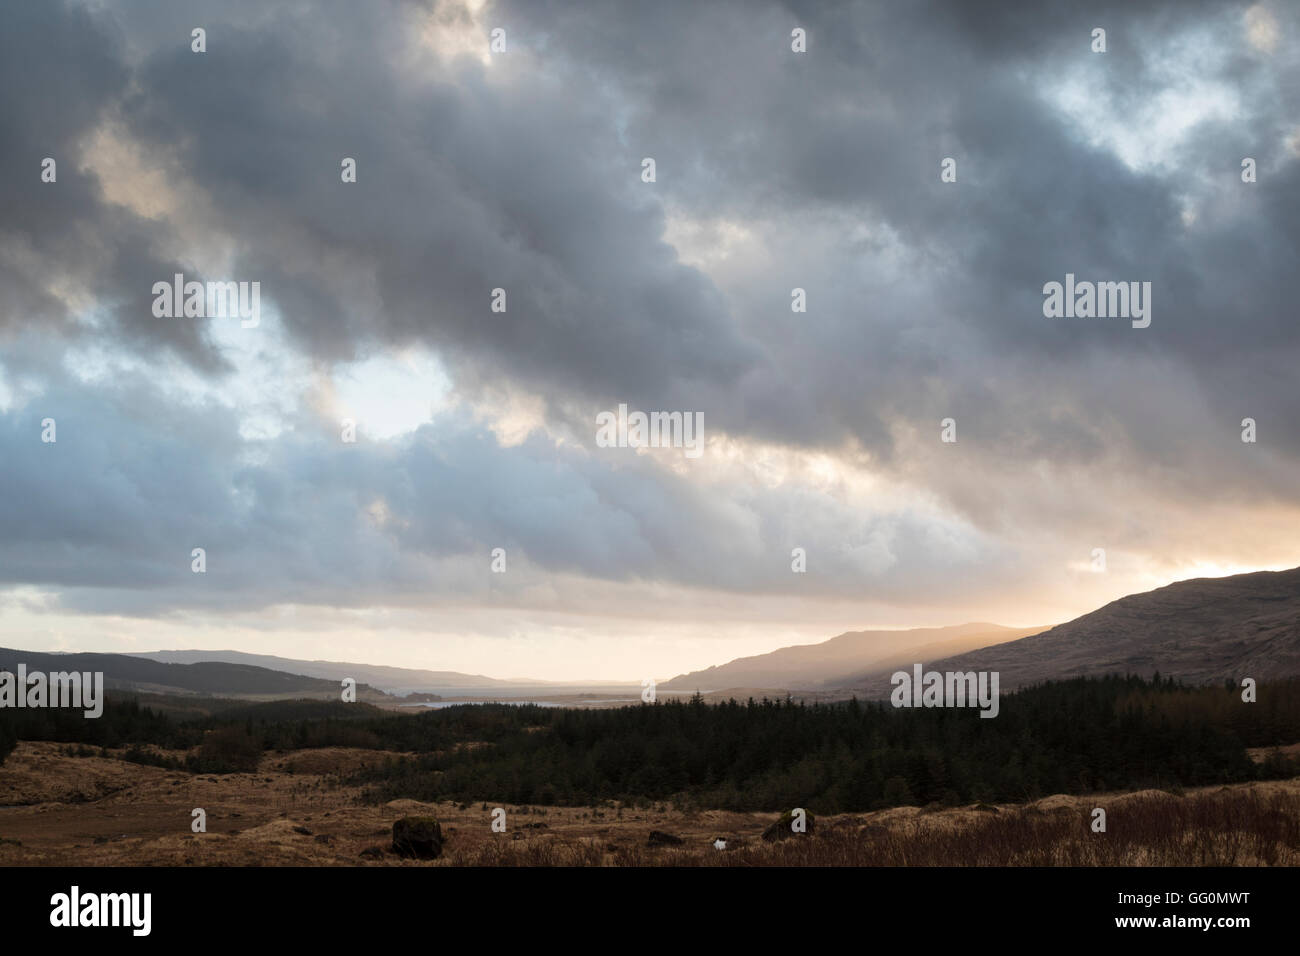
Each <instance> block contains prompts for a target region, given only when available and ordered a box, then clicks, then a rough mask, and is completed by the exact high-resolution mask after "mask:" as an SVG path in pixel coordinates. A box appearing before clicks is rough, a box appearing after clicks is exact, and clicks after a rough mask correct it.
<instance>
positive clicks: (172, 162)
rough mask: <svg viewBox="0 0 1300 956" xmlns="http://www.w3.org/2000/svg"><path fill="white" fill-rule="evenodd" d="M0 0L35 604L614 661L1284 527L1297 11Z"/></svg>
mask: <svg viewBox="0 0 1300 956" xmlns="http://www.w3.org/2000/svg"><path fill="white" fill-rule="evenodd" d="M0 18H3V23H2V27H3V28H2V29H0V88H3V90H4V93H3V95H2V97H0V142H2V143H3V148H2V149H0V209H2V210H3V214H2V215H0V349H2V351H0V453H2V454H3V459H2V460H3V469H2V470H0V588H3V589H4V590H3V591H2V592H0V595H2V596H0V621H4V622H5V623H4V630H5V634H6V638H5V643H9V644H11V645H12V644H18V645H22V644H29V645H42V646H69V645H77V646H82V645H86V646H92V645H93V646H97V647H98V646H108V645H109V644H111V645H112V646H114V647H124V646H130V644H131V641H132V640H133V639H137V638H138V639H140V640H146V641H147V645H152V646H157V645H159V644H160V643H170V644H172V645H173V646H187V645H194V644H198V643H203V644H205V645H207V646H215V645H219V644H229V643H231V640H232V639H233V638H232V635H235V634H236V633H237V634H238V638H239V640H240V641H242V642H243V644H244V646H245V647H246V648H247V649H251V650H258V649H261V650H268V651H270V652H273V653H275V652H280V651H283V650H286V649H287V648H290V647H294V648H297V649H298V650H299V652H301V649H302V641H303V639H304V638H303V634H304V633H305V632H306V631H307V630H308V625H306V624H305V623H302V622H303V621H306V620H307V619H308V618H310V620H311V622H312V623H311V625H310V628H314V629H320V631H321V632H322V633H324V632H326V631H330V630H331V629H333V630H338V629H339V628H340V627H342V628H343V629H344V630H346V627H344V626H342V625H339V624H338V623H337V622H339V621H345V620H346V621H349V622H351V624H349V625H347V626H353V625H355V627H356V628H357V631H356V633H363V632H364V633H365V634H366V635H367V638H366V640H365V642H364V645H365V646H357V647H355V648H352V649H349V645H348V644H347V641H346V640H345V639H343V638H331V640H332V641H333V643H330V644H329V645H328V646H329V649H330V651H331V654H330V655H329V656H334V657H346V656H349V655H350V656H353V657H367V658H369V659H375V660H379V659H387V660H392V661H393V662H402V661H406V662H410V663H418V664H434V663H438V664H440V665H441V666H458V667H460V668H461V669H466V670H475V671H487V672H492V673H497V674H502V675H503V676H509V675H510V673H511V672H518V671H517V668H516V663H509V664H502V662H501V659H500V656H499V653H500V648H501V647H503V646H507V645H509V646H513V647H518V646H520V644H521V642H522V643H524V644H527V643H529V642H531V646H532V647H534V648H538V649H539V650H537V656H536V658H535V666H533V667H532V670H531V672H532V673H535V674H539V675H540V676H566V675H572V674H574V673H578V672H582V673H584V674H586V675H587V676H602V675H601V671H602V669H603V672H604V674H603V676H625V677H637V676H639V671H638V670H636V668H640V669H641V670H643V671H648V672H654V673H659V674H663V673H666V672H676V671H680V670H686V669H690V668H691V667H694V666H701V665H705V664H709V663H715V662H716V659H717V657H718V656H719V652H718V650H717V648H719V647H721V646H723V645H724V644H725V645H726V646H727V647H728V648H729V649H730V650H734V649H736V648H740V649H742V650H744V651H759V650H766V649H769V648H770V647H772V646H775V645H776V644H779V643H788V642H789V641H790V640H791V639H803V640H813V639H817V638H819V637H826V636H830V634H831V633H834V631H835V629H840V630H842V629H845V628H849V627H853V628H860V627H865V626H872V625H875V626H879V625H891V624H894V625H904V624H940V623H951V622H955V621H960V620H967V619H971V618H986V619H987V618H992V619H996V620H1000V621H1002V622H1004V623H1009V624H1036V623H1047V622H1051V621H1055V620H1059V619H1063V618H1065V617H1068V616H1071V615H1073V614H1076V613H1080V612H1082V611H1086V610H1089V609H1090V608H1092V607H1093V606H1095V605H1097V604H1099V603H1102V602H1103V601H1105V600H1108V599H1110V598H1113V597H1115V596H1118V595H1121V594H1124V593H1128V592H1131V591H1134V590H1140V589H1143V588H1146V587H1150V586H1153V585H1155V584H1159V583H1163V582H1164V581H1167V580H1170V579H1172V578H1176V577H1185V576H1188V575H1190V574H1192V573H1206V572H1209V573H1214V572H1216V571H1219V572H1222V571H1230V570H1239V569H1248V568H1256V567H1280V566H1290V565H1294V564H1296V563H1300V562H1297V555H1296V551H1295V547H1294V541H1295V540H1296V539H1297V531H1300V508H1298V507H1297V506H1298V505H1300V501H1298V500H1297V497H1298V493H1297V490H1296V484H1295V481H1294V475H1295V473H1296V467H1297V464H1300V462H1297V458H1298V457H1300V391H1298V390H1297V389H1296V388H1295V385H1294V381H1295V380H1294V369H1295V368H1296V365H1297V358H1298V355H1297V352H1298V351H1300V348H1298V347H1297V346H1298V344H1300V336H1297V334H1296V331H1295V321H1296V320H1295V316H1296V312H1297V310H1296V307H1295V285H1294V283H1295V270H1294V264H1295V262H1296V260H1297V252H1298V251H1300V208H1298V204H1300V83H1297V80H1298V79H1300V56H1298V55H1297V49H1298V47H1297V42H1296V41H1297V30H1298V29H1300V17H1298V16H1297V11H1296V9H1295V7H1294V6H1293V5H1289V4H1282V3H1276V4H1273V3H1258V4H1231V3H1227V4H1225V3H1212V4H1211V3H1203V4H1202V3H1186V2H1172V0H1171V2H1167V3H1128V2H1125V3H1113V4H1099V5H1098V4H1093V5H1090V9H1088V10H1087V11H1084V10H1081V9H1077V8H1076V5H1072V4H1063V3H1062V4H1037V5H1034V6H1033V7H1032V9H1026V8H1025V7H1024V6H1023V5H1020V4H1005V5H999V4H967V3H960V2H952V3H937V2H936V3H919V4H869V3H860V4H847V5H823V4H806V5H805V4H797V3H787V4H777V3H770V4H752V3H743V4H742V3H734V4H727V3H716V4H705V5H701V4H692V3H681V4H674V3H668V4H655V5H650V6H647V5H636V4H631V3H620V4H592V5H585V6H584V7H582V8H578V7H575V6H573V5H571V4H551V3H533V2H528V3H519V4H508V3H505V4H491V3H488V4H480V3H474V2H470V3H463V4H462V3H453V2H436V3H414V2H412V3H398V2H392V3H375V4H364V5H360V4H352V3H307V4H295V5H273V6H271V7H267V6H266V5H264V4H261V3H251V2H249V3H243V2H236V3H227V4H221V5H218V6H215V7H213V6H211V5H202V4H191V3H176V2H161V0H160V2H144V0H141V2H133V3H128V4H120V5H111V6H106V5H101V4H97V3H75V2H70V3H48V2H18V3H12V4H7V5H6V6H5V8H4V11H3V13H0ZM196 27H202V28H203V29H204V30H205V31H206V51H205V52H201V53H199V52H194V50H193V49H192V45H191V43H192V41H191V32H192V30H193V29H194V28H196ZM1098 27H1100V28H1103V29H1105V31H1106V51H1105V52H1104V53H1103V52H1094V50H1093V46H1094V39H1093V30H1094V29H1095V28H1098ZM496 28H500V29H503V30H504V31H505V34H504V43H505V49H504V50H500V49H498V50H497V51H495V52H493V51H492V50H491V48H490V45H489V44H490V42H491V41H490V34H491V31H492V30H493V29H496ZM795 28H800V29H802V30H804V31H805V33H806V37H807V49H806V52H795V51H793V50H792V49H791V31H792V30H793V29H795ZM46 157H50V158H53V159H55V160H56V163H57V179H56V181H54V182H44V181H42V161H43V160H44V159H45V158H46ZM647 157H649V158H653V159H654V164H655V176H654V181H653V182H646V181H645V180H644V178H643V175H642V173H643V160H644V159H645V158H647ZM1247 157H1249V158H1251V159H1252V160H1253V161H1254V165H1255V168H1256V177H1255V181H1254V182H1250V183H1248V182H1243V177H1242V162H1243V159H1245V158H1247ZM345 158H350V159H353V160H355V163H356V181H355V182H344V181H343V177H342V176H341V174H340V170H341V165H342V163H343V160H344V159H345ZM947 158H951V159H952V160H954V161H955V174H956V181H955V182H945V181H943V180H942V179H941V175H940V173H941V163H942V161H943V160H945V159H947ZM178 273H180V274H183V275H184V276H185V277H186V278H187V279H193V280H196V281H200V282H207V281H225V280H232V281H256V282H258V283H259V284H260V290H261V312H262V314H261V321H260V322H259V323H258V325H257V326H256V327H254V328H241V326H240V322H239V320H238V318H223V317H215V318H202V317H198V316H191V317H188V318H186V317H178V318H159V317H156V315H155V312H154V309H153V308H152V304H153V299H154V294H153V292H152V289H153V286H154V284H155V283H156V282H159V281H164V282H170V281H171V280H172V277H173V276H174V275H175V274H178ZM1067 275H1073V276H1077V277H1078V278H1079V280H1080V281H1085V280H1086V281H1097V282H1103V281H1129V280H1133V281H1138V282H1141V283H1150V289H1151V298H1150V302H1149V305H1150V308H1151V319H1152V321H1151V324H1150V325H1149V326H1148V327H1146V328H1140V329H1139V328H1134V327H1132V326H1131V325H1130V323H1129V321H1127V320H1126V319H1125V320H1120V319H1101V318H1074V319H1065V318H1058V319H1052V318H1046V317H1045V316H1044V310H1043V300H1044V292H1043V288H1044V285H1045V283H1049V282H1053V281H1055V282H1063V281H1064V280H1065V277H1066V276H1067ZM497 289H500V290H504V293H505V296H504V298H505V306H504V310H499V309H498V310H494V309H493V307H492V306H493V301H494V290H497ZM795 289H802V290H803V298H804V301H805V302H806V311H792V301H793V300H792V290H795ZM620 404H626V405H627V406H628V407H630V408H632V409H643V410H645V411H647V412H649V411H677V412H682V413H687V414H695V413H698V414H700V415H702V417H703V422H704V429H705V437H706V444H705V451H704V454H703V455H701V456H700V457H699V458H697V459H692V458H688V457H686V456H684V455H682V454H681V451H680V449H673V448H671V447H667V448H653V449H635V448H627V447H621V448H620V447H601V446H600V445H599V444H598V443H597V442H596V440H595V421H596V416H597V415H598V414H599V413H600V412H602V411H607V410H612V409H616V408H618V406H619V405H620ZM1244 418H1251V419H1253V420H1254V421H1255V422H1256V423H1257V430H1258V434H1257V437H1258V440H1257V441H1256V442H1254V443H1245V442H1242V441H1241V431H1242V424H1241V422H1242V419H1244ZM46 419H52V420H54V422H55V423H56V424H57V441H55V442H42V440H41V438H42V427H43V426H42V422H43V421H45V420H46ZM945 419H952V420H953V422H954V428H953V433H954V434H955V437H956V441H955V442H945V441H942V440H941V432H942V426H941V422H943V421H944V420H945ZM345 420H348V421H352V422H355V424H356V434H357V440H356V441H355V442H346V441H344V440H343V439H342V434H343V429H344V426H343V422H344V421H345ZM950 437H951V436H950ZM200 547H201V548H203V549H204V550H205V553H206V561H207V570H206V571H205V573H203V574H195V573H193V571H192V570H191V552H192V549H193V548H200ZM497 548H500V549H502V550H503V552H504V554H505V560H506V567H507V570H506V571H505V573H496V572H493V571H492V569H491V562H492V552H493V549H497ZM796 548H802V549H804V553H805V554H806V567H807V570H806V572H804V573H797V572H795V571H793V570H792V563H793V560H794V559H793V558H792V551H793V549H796ZM1095 548H1104V549H1105V550H1106V553H1107V556H1108V559H1107V569H1106V571H1105V573H1098V572H1097V570H1096V568H1095V567H1094V566H1093V565H1092V564H1091V563H1090V555H1091V554H1092V552H1093V549H1095ZM286 608H300V609H302V611H301V613H302V618H301V621H300V620H299V618H298V617H297V616H296V615H295V614H290V615H286V614H285V609H286ZM330 615H334V617H333V618H332V620H333V621H334V622H335V623H334V624H333V625H331V624H329V623H328V622H329V620H331V619H330V617H329V616H330ZM358 616H360V617H358ZM688 619H689V620H690V621H691V623H690V624H689V625H686V624H683V623H682V622H684V621H686V620H688ZM251 621H256V622H257V623H256V624H251V623H250V622H251ZM236 622H237V625H236ZM162 625H169V626H170V629H168V628H163V630H162V631H160V630H159V628H160V626H162ZM462 625H463V626H462ZM236 626H237V627H238V628H240V629H242V630H238V631H237V632H236V630H234V629H235V628H236ZM227 627H228V628H231V630H229V631H223V628H227ZM451 632H455V633H456V634H457V635H459V637H457V638H453V637H451V636H449V635H450V634H451ZM664 634H671V635H673V636H671V637H664V636H663V635H664ZM141 635H148V637H147V638H145V637H141ZM466 635H471V636H472V639H468V638H466ZM422 636H423V637H422ZM494 638H495V639H496V640H494ZM385 639H387V640H388V641H389V643H388V644H385V643H384V640H385ZM322 640H324V638H322ZM728 642H729V643H728ZM398 648H400V654H399V653H398V651H397V650H396V649H398ZM730 650H729V653H730ZM300 656H303V655H301V653H300ZM322 656H323V655H322ZM520 659H521V658H519V657H515V658H512V660H513V661H515V662H517V661H518V660H520ZM522 659H523V660H525V661H531V660H532V659H530V658H528V657H527V655H524V656H523V658H522ZM548 667H550V668H551V673H545V672H544V671H545V670H546V668H548ZM592 668H594V670H593V669H592Z"/></svg>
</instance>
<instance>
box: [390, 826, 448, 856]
mask: <svg viewBox="0 0 1300 956" xmlns="http://www.w3.org/2000/svg"><path fill="white" fill-rule="evenodd" d="M393 852H394V853H396V854H397V855H398V856H408V857H415V858H416V859H417V860H436V859H437V858H438V857H440V856H442V827H441V826H440V825H439V823H438V821H437V819H436V818H434V817H402V819H400V820H398V821H397V822H396V823H394V824H393Z"/></svg>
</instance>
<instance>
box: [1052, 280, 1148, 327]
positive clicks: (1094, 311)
mask: <svg viewBox="0 0 1300 956" xmlns="http://www.w3.org/2000/svg"><path fill="white" fill-rule="evenodd" d="M1043 296H1044V298H1043V315H1045V316H1046V317H1047V318H1049V319H1060V318H1066V319H1091V318H1098V319H1132V320H1133V322H1132V324H1133V328H1135V329H1145V328H1146V327H1147V326H1148V325H1150V324H1151V283H1150V282H1075V281H1074V273H1073V272H1067V273H1066V274H1065V283H1064V285H1062V284H1061V283H1060V282H1049V283H1047V284H1046V285H1044V286H1043Z"/></svg>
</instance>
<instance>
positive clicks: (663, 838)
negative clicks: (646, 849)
mask: <svg viewBox="0 0 1300 956" xmlns="http://www.w3.org/2000/svg"><path fill="white" fill-rule="evenodd" d="M645 842H646V846H681V845H682V844H683V843H685V842H686V841H685V840H683V839H682V838H681V837H679V836H673V835H672V834H671V833H665V832H664V831H663V830H651V831H650V837H649V839H647V840H646V841H645Z"/></svg>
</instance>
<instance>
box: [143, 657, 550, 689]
mask: <svg viewBox="0 0 1300 956" xmlns="http://www.w3.org/2000/svg"><path fill="white" fill-rule="evenodd" d="M139 656H140V657H145V658H148V659H150V660H154V661H165V662H167V663H177V664H193V663H196V662H199V661H221V662H224V663H227V664H244V665H251V666H255V667H263V668H270V669H273V670H277V671H284V672H286V673H289V674H301V675H304V676H307V677H318V678H323V679H326V680H332V681H334V682H335V684H336V685H337V682H338V681H341V680H342V679H343V678H345V677H351V678H352V679H354V680H356V681H357V682H358V683H362V682H364V683H366V684H370V685H372V686H374V687H378V688H380V689H382V690H384V691H386V692H387V693H390V694H398V695H406V694H411V693H434V694H438V693H448V692H450V693H453V694H456V693H467V692H473V691H487V692H506V691H508V692H510V693H511V694H514V693H517V692H519V691H520V690H521V689H523V688H526V687H533V686H546V685H548V683H549V682H547V681H540V680H500V679H498V678H494V677H484V676H483V675H481V674H462V673H460V672H458V671H427V670H417V669H413V668H407V667H386V666H383V665H377V664H355V663H346V662H343V661H301V660H294V659H293V658H289V657H275V656H272V655H270V654H248V653H245V652H243V651H152V652H148V653H144V654H140V655H139Z"/></svg>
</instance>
